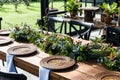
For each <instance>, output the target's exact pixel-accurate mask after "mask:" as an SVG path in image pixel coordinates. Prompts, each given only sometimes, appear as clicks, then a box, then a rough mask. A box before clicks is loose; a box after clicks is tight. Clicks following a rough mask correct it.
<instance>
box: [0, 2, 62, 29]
mask: <svg viewBox="0 0 120 80" xmlns="http://www.w3.org/2000/svg"><path fill="white" fill-rule="evenodd" d="M54 5H55V6H54V7H55V8H58V9H60V10H61V9H63V7H62V5H63V2H55V3H54ZM40 16H41V9H40V3H39V2H31V3H30V6H29V7H28V8H27V7H26V6H25V5H24V4H20V5H19V6H18V12H15V8H14V5H12V4H4V5H3V7H2V8H0V17H2V18H3V20H2V29H11V28H13V27H15V26H16V25H18V26H21V24H27V25H29V26H31V27H32V28H36V22H37V19H39V18H41V17H40Z"/></svg>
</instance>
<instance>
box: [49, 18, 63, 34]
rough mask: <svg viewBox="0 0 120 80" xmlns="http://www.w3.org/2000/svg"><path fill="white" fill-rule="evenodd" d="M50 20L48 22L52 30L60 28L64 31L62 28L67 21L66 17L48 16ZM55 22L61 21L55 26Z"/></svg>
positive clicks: (55, 30)
mask: <svg viewBox="0 0 120 80" xmlns="http://www.w3.org/2000/svg"><path fill="white" fill-rule="evenodd" d="M48 21H49V23H48V26H49V30H50V31H51V32H55V33H56V32H57V31H58V30H59V29H60V31H59V32H60V33H62V28H63V26H64V23H65V21H64V19H62V18H59V17H58V18H57V17H48ZM55 23H59V26H55Z"/></svg>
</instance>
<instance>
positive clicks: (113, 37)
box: [106, 27, 120, 46]
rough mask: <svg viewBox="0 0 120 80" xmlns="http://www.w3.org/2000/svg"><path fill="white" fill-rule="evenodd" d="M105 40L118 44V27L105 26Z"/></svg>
mask: <svg viewBox="0 0 120 80" xmlns="http://www.w3.org/2000/svg"><path fill="white" fill-rule="evenodd" d="M106 42H107V43H110V44H113V45H114V46H120V29H119V28H117V27H106Z"/></svg>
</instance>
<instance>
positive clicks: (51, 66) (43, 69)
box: [39, 55, 75, 80]
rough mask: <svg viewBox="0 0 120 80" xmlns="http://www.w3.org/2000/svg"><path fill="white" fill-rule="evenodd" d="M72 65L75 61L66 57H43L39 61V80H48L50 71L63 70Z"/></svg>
mask: <svg viewBox="0 0 120 80" xmlns="http://www.w3.org/2000/svg"><path fill="white" fill-rule="evenodd" d="M74 65H75V60H74V59H72V58H70V57H67V56H58V55H52V56H49V57H45V58H43V59H42V60H41V61H40V68H39V78H40V80H49V73H50V71H51V70H53V71H60V70H65V69H68V68H71V67H72V66H74Z"/></svg>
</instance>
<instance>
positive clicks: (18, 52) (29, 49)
mask: <svg viewBox="0 0 120 80" xmlns="http://www.w3.org/2000/svg"><path fill="white" fill-rule="evenodd" d="M36 51H37V47H36V46H35V45H33V44H23V45H18V46H13V47H10V48H9V49H8V50H7V54H6V62H7V72H16V73H17V70H16V67H15V64H14V56H19V57H22V56H23V57H24V56H26V55H31V54H34V52H36Z"/></svg>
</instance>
